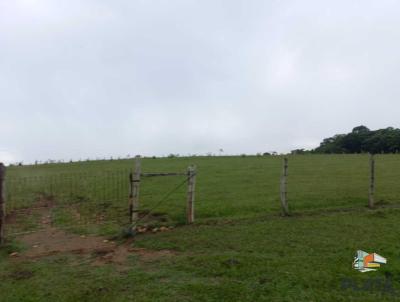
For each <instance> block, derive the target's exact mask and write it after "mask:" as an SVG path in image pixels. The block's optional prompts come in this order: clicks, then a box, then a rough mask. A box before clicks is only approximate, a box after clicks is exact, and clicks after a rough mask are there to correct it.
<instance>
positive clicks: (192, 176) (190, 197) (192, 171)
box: [186, 166, 196, 224]
mask: <svg viewBox="0 0 400 302" xmlns="http://www.w3.org/2000/svg"><path fill="white" fill-rule="evenodd" d="M187 175H188V192H187V206H186V221H187V223H188V224H191V223H193V222H194V192H195V186H196V168H195V167H194V166H189V167H188V170H187Z"/></svg>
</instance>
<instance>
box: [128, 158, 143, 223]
mask: <svg viewBox="0 0 400 302" xmlns="http://www.w3.org/2000/svg"><path fill="white" fill-rule="evenodd" d="M140 175H141V164H140V155H137V156H136V157H135V172H134V173H133V175H132V174H131V175H130V182H131V192H130V214H131V223H132V225H133V228H134V229H135V228H136V223H137V221H138V219H139V189H140Z"/></svg>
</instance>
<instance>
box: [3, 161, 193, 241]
mask: <svg viewBox="0 0 400 302" xmlns="http://www.w3.org/2000/svg"><path fill="white" fill-rule="evenodd" d="M195 175H196V174H195V170H194V168H193V167H189V169H188V171H187V172H186V173H141V169H140V159H139V158H137V160H136V167H135V172H134V173H132V172H131V170H129V169H125V170H118V171H104V172H100V173H61V174H48V175H42V176H40V175H39V176H27V177H20V176H10V177H6V179H5V190H4V193H5V194H4V200H5V201H6V205H7V207H6V208H7V215H5V219H4V221H2V222H3V227H2V229H3V230H4V229H5V234H6V235H3V236H2V238H4V236H15V235H20V234H24V233H30V232H37V231H40V230H42V229H48V227H49V226H51V227H57V228H59V229H63V230H70V231H72V232H77V233H82V234H87V233H94V234H98V235H115V234H118V233H120V232H121V229H126V228H133V229H136V227H137V226H138V225H144V226H149V225H152V224H153V225H156V226H160V225H163V224H169V225H171V224H178V223H181V222H182V220H183V219H184V217H185V216H184V215H181V214H182V213H181V212H184V211H185V209H186V217H187V219H186V220H187V222H189V223H191V222H193V219H194V215H193V213H194V208H193V203H194V181H195ZM156 176H184V178H183V180H182V179H179V183H178V184H177V182H176V181H175V182H171V181H170V182H165V184H164V186H158V183H157V182H154V181H149V183H148V184H147V185H146V186H142V192H143V194H142V195H141V200H140V203H139V184H140V183H141V182H142V183H143V182H144V181H143V180H144V179H149V180H150V179H151V180H154V179H155V178H157V177H156ZM135 179H136V181H135ZM137 179H138V180H139V181H137ZM163 179H165V178H164V177H163ZM186 183H188V189H187V191H186V190H184V189H183V188H184V185H185V184H186ZM171 188H172V189H171ZM135 190H136V191H135ZM128 194H129V195H128ZM185 194H186V196H187V206H186V207H185V205H184V202H183V201H184V196H185ZM128 196H129V207H128V204H127V199H128V198H127V197H128ZM133 201H134V202H135V207H133ZM174 206H175V208H174ZM128 208H129V212H128V210H127V209H128ZM177 209H179V210H178V211H177ZM155 210H158V212H156V211H155ZM128 213H129V216H128ZM133 214H136V216H135V215H133ZM133 217H136V219H135V220H133V219H132V218H133Z"/></svg>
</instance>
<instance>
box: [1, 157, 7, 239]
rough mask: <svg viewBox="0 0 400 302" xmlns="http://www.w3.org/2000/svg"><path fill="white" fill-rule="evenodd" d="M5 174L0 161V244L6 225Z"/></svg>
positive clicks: (4, 168)
mask: <svg viewBox="0 0 400 302" xmlns="http://www.w3.org/2000/svg"><path fill="white" fill-rule="evenodd" d="M5 175H6V167H5V166H4V165H3V163H0V245H3V244H4V242H5V231H4V228H5V225H6V197H5V195H6V192H5Z"/></svg>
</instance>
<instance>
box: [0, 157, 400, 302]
mask: <svg viewBox="0 0 400 302" xmlns="http://www.w3.org/2000/svg"><path fill="white" fill-rule="evenodd" d="M368 160H369V158H368V156H367V155H305V156H290V157H289V177H288V200H289V208H290V211H291V213H292V215H291V216H290V217H282V216H280V201H279V179H280V173H281V166H282V158H281V157H253V156H247V157H191V158H157V159H152V158H146V159H143V161H142V169H143V172H184V171H185V170H186V168H187V166H188V165H191V164H195V165H196V166H197V171H198V175H197V183H196V204H195V210H196V212H195V215H196V222H195V224H193V225H190V226H186V225H185V224H184V222H185V200H186V187H185V186H183V187H181V188H180V189H179V190H178V191H177V192H175V193H174V194H172V195H171V196H170V197H169V198H168V199H167V200H166V201H165V202H164V203H162V204H161V205H160V206H159V207H157V208H156V209H154V211H155V212H157V213H158V214H162V215H164V216H165V217H166V218H167V219H166V220H165V221H166V223H168V224H173V225H176V226H177V227H176V228H175V229H174V230H173V231H170V232H165V233H156V234H151V233H150V234H147V233H146V234H143V235H138V236H137V237H136V238H135V241H134V243H133V246H135V247H141V248H145V249H147V250H149V251H158V250H160V251H163V250H168V251H170V252H171V253H170V254H169V255H167V256H162V257H151V258H145V259H144V258H143V257H140V256H139V255H136V254H135V253H133V254H132V255H131V256H130V257H129V258H128V260H127V262H126V263H125V265H124V269H121V268H120V267H118V266H116V265H114V264H112V263H110V264H107V265H103V266H93V265H92V264H91V261H92V258H91V257H88V256H85V257H83V256H81V255H75V254H65V253H63V254H55V255H52V256H48V257H43V258H40V259H35V260H23V261H21V260H15V259H12V258H10V257H9V253H11V252H13V251H17V250H19V251H22V252H23V251H24V250H26V249H29V248H30V247H26V246H23V244H21V243H19V242H18V237H16V238H13V237H12V236H11V237H10V238H9V240H10V241H9V243H8V245H7V246H6V247H4V248H3V249H2V250H0V280H1V282H0V301H396V300H399V301H400V249H399V247H400V244H399V235H398V234H399V226H398V221H399V219H400V156H399V155H379V156H377V157H376V179H377V182H376V195H375V199H376V202H377V209H374V210H370V209H368V208H367V207H366V206H367V204H368V184H369V183H368V181H369V174H368V173H369V166H368V163H369V161H368ZM132 168H133V161H131V160H121V161H104V162H101V161H100V162H85V163H72V164H51V165H39V166H25V167H10V168H9V169H8V171H7V177H8V179H10V182H11V183H12V180H14V181H15V183H17V180H18V179H20V178H22V177H25V178H28V180H26V181H27V182H28V183H29V182H30V180H29V179H32V178H35V177H36V178H39V179H41V180H39V181H37V182H36V184H37V183H39V184H38V186H39V185H43V184H40V182H41V181H44V180H45V179H46V178H47V179H50V178H51V177H53V178H52V179H54V177H56V178H57V177H59V179H61V180H58V181H54V183H53V187H52V190H54V192H55V196H56V203H57V202H59V204H62V205H63V206H64V207H60V210H57V208H55V209H54V211H53V212H52V215H53V216H54V217H53V218H54V221H55V223H56V225H57V226H58V227H60V228H63V227H66V226H70V225H71V224H73V223H74V221H73V220H72V218H71V217H69V216H68V211H67V210H66V209H68V206H69V205H75V204H77V205H78V208H77V209H78V210H81V211H82V213H81V214H82V216H83V217H85V216H87V218H88V219H89V216H90V215H92V214H93V213H95V214H96V213H97V212H99V213H105V215H106V220H107V218H109V220H113V221H112V222H111V223H110V225H108V226H107V227H106V228H104V227H99V228H96V227H92V225H91V224H89V226H90V227H87V228H82V227H81V228H79V227H78V228H75V229H72V230H71V232H75V233H76V232H78V233H80V232H81V233H86V234H90V233H92V234H97V235H107V236H112V235H113V234H114V235H116V233H118V232H119V231H120V229H121V226H122V225H123V223H124V222H125V221H128V219H129V218H128V197H127V194H128V185H127V184H125V183H124V181H123V180H124V179H125V178H126V173H129V172H128V171H129V170H130V169H132ZM107 171H119V172H118V173H119V174H118V175H119V176H118V177H115V178H114V180H113V181H110V179H109V178H107V177H105V176H104V175H105V174H104V173H105V172H107ZM79 173H85V175H88V176H86V178H87V179H91V180H90V181H87V182H86V183H85V182H84V179H85V175H82V174H80V175H81V176H80V177H79V178H78V180H77V181H76V180H74V183H78V184H79V185H75V187H74V184H71V183H72V182H71V183H70V186H68V185H66V184H67V183H68V182H67V181H66V179H68V177H70V176H71V175H78V174H79ZM60 175H64V176H65V177H64V178H63V177H61V176H60ZM93 175H95V176H93ZM182 181H184V178H182V177H163V178H146V179H143V181H142V183H141V209H142V210H146V209H151V208H153V207H154V206H155V205H156V204H157V203H158V201H159V200H160V199H161V198H162V197H163V196H164V195H165V194H166V193H167V192H168V191H169V190H171V189H172V188H174V187H175V186H176V185H178V184H179V183H180V182H182ZM95 184H96V185H97V186H98V187H94V185H95ZM47 185H48V184H47ZM68 188H75V192H78V193H79V192H80V195H87V196H86V197H85V196H78V197H79V198H77V199H76V200H68V198H65V196H63V198H60V200H59V201H57V193H60V195H62V194H61V193H62V192H63V190H67V189H68ZM100 190H102V191H101V192H102V193H101V194H99V191H100ZM10 191H11V192H8V193H9V194H10V196H11V197H10V198H11V199H12V200H11V201H10V203H11V204H12V209H20V208H23V207H27V206H30V205H31V204H33V193H32V192H36V191H40V190H36V191H35V190H34V188H32V187H29V190H28V189H21V188H18V187H15V188H11V189H10ZM125 192H126V197H125ZM96 196H100V197H102V198H103V197H104V196H110V198H109V199H110V204H105V205H104V204H103V203H104V202H103V201H102V200H100V201H99V200H97V197H96ZM112 196H117V197H116V198H115V199H114V200H111V199H113V198H112ZM75 197H76V196H75ZM83 197H84V199H82V198H83ZM85 198H86V199H85ZM106 199H107V198H106ZM82 204H83V205H82ZM397 205H398V206H399V208H397ZM20 223H21V225H22V226H23V227H22V229H25V230H26V229H31V228H32V229H33V228H34V227H35V226H34V225H32V224H34V223H33V222H32V221H29V219H28V218H27V219H26V221H24V220H22V221H21V222H20ZM357 249H362V250H365V251H367V252H376V253H378V254H380V255H382V256H384V257H386V258H387V259H388V264H387V265H385V266H383V267H382V268H380V269H379V270H378V271H376V272H370V273H365V274H362V273H360V272H357V271H355V270H353V269H352V268H351V263H352V260H353V256H354V254H355V252H356V250H357ZM349 284H351V286H349Z"/></svg>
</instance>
